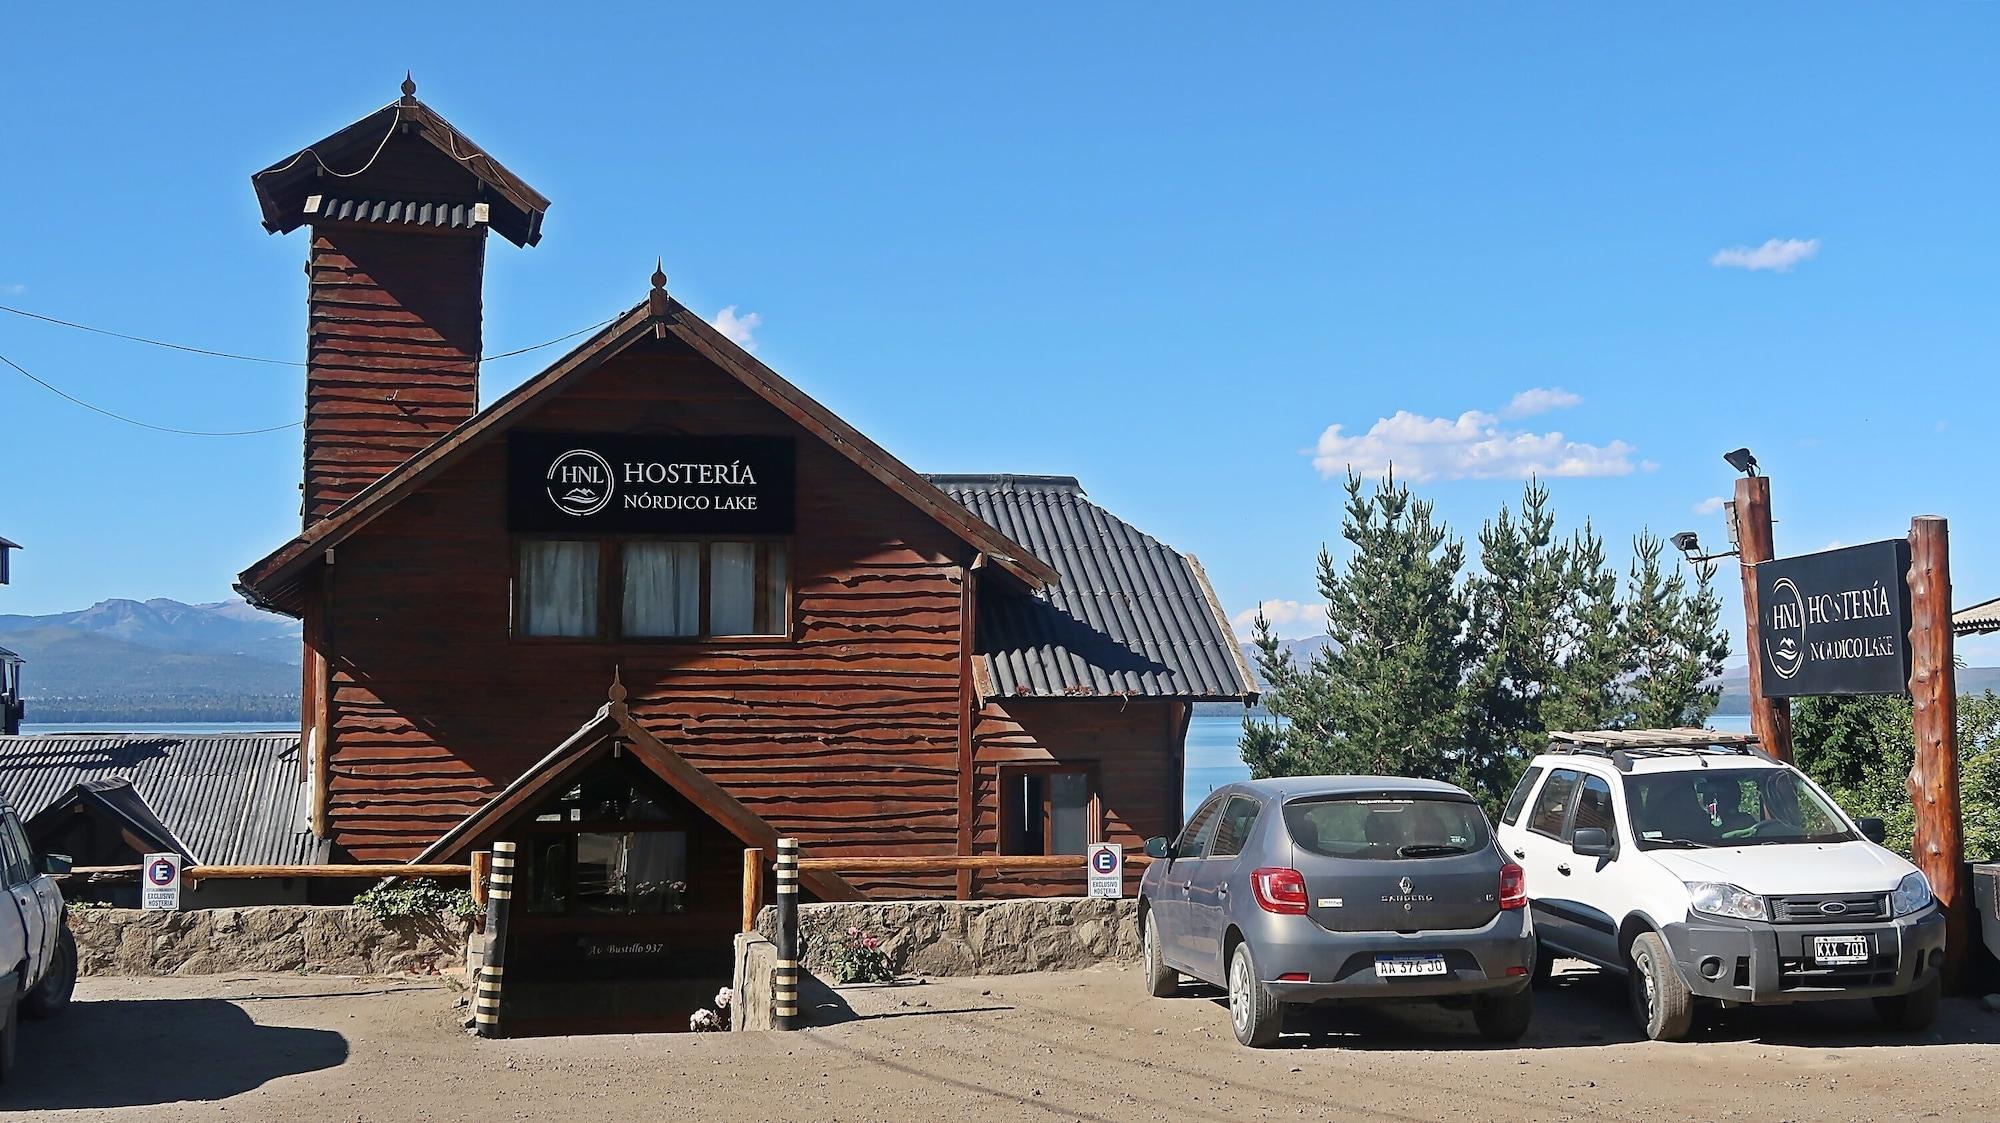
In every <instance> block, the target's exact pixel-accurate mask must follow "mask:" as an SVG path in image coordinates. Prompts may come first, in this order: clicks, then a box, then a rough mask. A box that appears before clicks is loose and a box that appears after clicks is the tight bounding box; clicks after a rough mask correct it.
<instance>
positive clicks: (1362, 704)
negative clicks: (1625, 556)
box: [1241, 472, 1729, 807]
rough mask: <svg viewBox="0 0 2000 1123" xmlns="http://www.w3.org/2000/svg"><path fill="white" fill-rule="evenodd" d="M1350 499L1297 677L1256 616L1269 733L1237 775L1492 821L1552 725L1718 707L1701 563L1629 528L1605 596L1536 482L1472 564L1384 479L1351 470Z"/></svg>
mask: <svg viewBox="0 0 2000 1123" xmlns="http://www.w3.org/2000/svg"><path fill="white" fill-rule="evenodd" d="M1346 491H1347V498H1346V502H1345V505H1344V511H1343V515H1342V520H1341V532H1340V533H1341V538H1342V539H1343V540H1345V541H1346V543H1347V545H1348V549H1346V550H1344V551H1343V552H1342V553H1343V556H1341V557H1339V558H1336V556H1335V555H1334V553H1333V551H1331V550H1330V549H1328V548H1327V547H1324V546H1322V547H1321V548H1320V552H1319V559H1318V578H1319V593H1320V596H1321V597H1322V598H1323V599H1324V600H1325V602H1326V633H1327V636H1328V638H1329V640H1330V641H1331V642H1329V643H1328V644H1327V645H1326V646H1325V647H1323V648H1321V649H1320V650H1319V651H1318V652H1316V653H1315V654H1314V655H1313V656H1312V658H1311V659H1310V660H1308V661H1305V662H1303V663H1302V662H1300V661H1298V660H1295V659H1294V658H1292V656H1291V654H1290V653H1289V652H1287V651H1286V650H1285V649H1284V647H1283V644H1282V641H1280V640H1279V638H1278V636H1277V634H1276V633H1275V632H1274V631H1273V629H1272V628H1271V625H1270V622H1269V621H1268V620H1266V619H1265V618H1264V616H1263V614H1262V613H1261V612H1260V613H1259V614H1258V617H1257V621H1256V646H1257V663H1258V668H1259V670H1260V671H1261V673H1262V675H1263V678H1264V681H1265V683H1266V687H1265V690H1264V698H1263V701H1264V708H1265V709H1266V710H1267V711H1269V713H1270V714H1271V715H1273V717H1274V718H1275V719H1277V720H1266V719H1262V718H1259V717H1255V716H1252V717H1249V718H1246V719H1245V721H1244V728H1243V740H1242V743H1241V750H1242V755H1243V760H1244V762H1245V763H1246V764H1248V765H1249V767H1250V774H1251V775H1252V776H1253V777H1260V778H1261V777H1267V776H1301V775H1321V774H1383V775H1401V776H1424V777H1433V778H1437V779H1443V780H1449V781H1451V782H1452V783H1455V784H1458V785H1459V786H1461V787H1463V788H1466V789H1467V790H1469V791H1471V792H1473V793H1474V794H1475V795H1478V796H1479V797H1481V799H1482V800H1483V801H1484V802H1485V803H1487V804H1488V806H1489V807H1495V806H1497V804H1498V802H1499V801H1500V800H1501V799H1502V798H1503V797H1504V796H1505V794H1506V793H1507V792H1508V791H1509V790H1510V789H1511V788H1512V787H1513V785H1514V783H1515V781H1516V779H1517V778H1518V777H1519V774H1520V771H1521V769H1522V767H1523V765H1524V764H1525V762H1526V760H1527V758H1528V757H1530V756H1532V755H1533V754H1534V753H1536V752H1538V751H1540V750H1541V749H1543V748H1544V747H1545V746H1546V745H1547V743H1548V732H1549V730H1552V729H1557V730H1577V729H1618V728H1654V727H1666V726H1678V725H1697V724H1700V723H1701V722H1703V721H1705V720H1706V719H1707V717H1708V715H1709V714H1710V713H1711V712H1713V711H1714V709H1715V704H1716V699H1717V698H1718V696H1719V695H1720V694H1721V686H1720V685H1719V684H1717V683H1715V682H1714V681H1713V680H1714V679H1715V677H1716V676H1717V675H1718V674H1720V673H1721V671H1722V660H1723V657H1724V656H1726V655H1727V654H1728V653H1729V634H1728V632H1727V631H1726V630H1724V629H1723V627H1722V626H1721V618H1722V601H1721V598H1720V596H1719V595H1718V594H1717V592H1716V590H1715V584H1714V582H1715V572H1716V571H1715V567H1714V565H1713V564H1708V563H1704V564H1702V565H1699V566H1696V567H1694V568H1693V569H1692V570H1691V571H1690V570H1688V569H1684V568H1683V567H1682V566H1680V565H1679V564H1677V561H1676V560H1675V559H1673V557H1672V556H1671V555H1670V554H1668V553H1667V549H1666V543H1664V542H1663V541H1662V540H1661V539H1660V538H1659V537H1658V536H1656V535H1654V534H1651V533H1650V532H1642V533H1641V534H1640V535H1639V536H1638V537H1637V538H1636V539H1635V540H1634V542H1633V557H1632V563H1631V566H1630V568H1629V569H1628V570H1627V572H1626V573H1625V575H1624V580H1623V581H1622V582H1621V581H1620V579H1619V574H1618V573H1617V572H1616V571H1615V570H1614V568H1613V567H1612V566H1611V565H1610V563H1609V562H1607V561H1606V560H1605V553H1604V541H1603V539H1602V537H1600V536H1599V535H1598V534H1597V532H1596V530H1595V529H1594V528H1593V527H1592V526H1591V524H1590V523H1588V522H1586V523H1585V524H1584V525H1583V527H1582V529H1580V530H1577V531H1575V532H1573V533H1571V534H1568V535H1562V534H1559V533H1558V532H1557V530H1556V520H1555V514H1554V512H1553V511H1552V510H1550V507H1549V491H1548V489H1547V488H1546V487H1544V486H1543V485H1542V484H1541V483H1540V482H1539V481H1536V480H1530V481H1528V483H1527V485H1526V486H1525V487H1524V488H1523V490H1522V494H1521V500H1520V504H1519V507H1518V509H1516V508H1514V507H1510V506H1507V505H1502V507H1501V508H1500V511H1499V513H1498V514H1497V515H1495V516H1494V517H1493V518H1491V519H1488V520H1487V521H1486V522H1485V523H1484V525H1483V526H1481V528H1480V531H1479V535H1478V539H1477V551H1476V556H1474V557H1470V558H1468V553H1467V548H1466V544H1465V542H1464V541H1463V540H1462V539H1460V538H1458V537H1457V536H1455V535H1454V534H1453V532H1452V530H1451V528H1450V527H1449V526H1447V525H1446V524H1445V523H1443V522H1442V521H1441V520H1439V519H1438V518H1436V516H1435V514H1434V510H1433V507H1432V504H1431V503H1429V502H1428V501H1426V500H1423V499H1421V498H1419V497H1417V496H1416V495H1415V494H1413V493H1412V492H1411V491H1410V489H1409V488H1408V487H1407V486H1406V485H1404V484H1402V483H1400V482H1398V481H1397V480H1396V478H1395V475H1394V473H1393V472H1391V473H1389V474H1388V475H1386V476H1384V477H1383V478H1382V479H1381V480H1379V481H1377V482H1376V483H1375V484H1374V485H1373V486H1372V487H1370V486H1369V485H1368V484H1367V483H1366V482H1364V481H1363V479H1362V478H1361V477H1360V476H1358V475H1355V474H1353V473H1350V474H1349V475H1348V477H1347V482H1346ZM1468 562H1469V563H1470V564H1468ZM1690 572H1691V573H1692V579H1690Z"/></svg>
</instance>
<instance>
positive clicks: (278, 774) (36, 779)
mask: <svg viewBox="0 0 2000 1123" xmlns="http://www.w3.org/2000/svg"><path fill="white" fill-rule="evenodd" d="M110 778H123V779H126V780H130V781H131V782H132V787H133V789H134V790H135V791H137V792H138V794H139V797H140V798H141V799H144V800H145V801H146V806H148V807H150V808H151V809H152V810H153V813H154V814H155V815H157V816H158V817H159V818H160V821H161V822H162V823H164V824H165V825H166V826H167V827H168V829H170V830H172V831H173V832H174V836H175V837H176V838H179V839H180V840H181V841H183V842H184V843H186V844H187V847H188V849H190V850H192V851H194V853H195V854H196V855H197V856H198V857H199V858H200V859H201V860H202V861H203V862H206V863H208V864H210V865H223V866H234V865H302V864H309V863H313V862H317V861H319V860H321V859H320V856H319V843H318V840H316V839H314V838H313V836H312V832H311V831H310V830H309V829H308V828H307V825H306V816H307V811H308V799H309V796H308V791H307V788H306V785H305V782H304V777H303V776H301V775H300V772H299V737H298V734H296V733H290V734H287V733H230V734H190V735H185V736H183V735H179V734H172V733H47V734H35V735H33V736H26V737H0V791H4V792H5V793H6V794H7V797H8V798H9V799H10V800H12V801H13V804H14V810H15V811H17V812H19V813H20V816H21V818H23V819H30V818H33V817H34V816H35V815H36V814H38V813H40V812H41V811H42V809H44V808H46V807H47V806H48V805H49V804H51V803H54V802H55V801H56V800H58V799H60V798H62V797H63V796H64V795H67V794H68V793H69V792H70V790H71V789H72V788H74V787H76V785H78V784H81V783H84V782H86V781H90V780H100V779H110Z"/></svg>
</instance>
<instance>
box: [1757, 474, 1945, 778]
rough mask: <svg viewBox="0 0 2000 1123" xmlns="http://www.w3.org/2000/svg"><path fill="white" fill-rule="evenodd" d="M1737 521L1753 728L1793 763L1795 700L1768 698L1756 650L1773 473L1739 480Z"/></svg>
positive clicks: (1767, 554)
mask: <svg viewBox="0 0 2000 1123" xmlns="http://www.w3.org/2000/svg"><path fill="white" fill-rule="evenodd" d="M1736 525H1737V550H1738V556H1737V561H1738V562H1739V563H1740V567H1739V569H1740V573H1741V576H1742V578H1743V620H1744V622H1745V623H1746V624H1747V625H1748V631H1746V632H1745V633H1744V639H1745V640H1746V641H1747V643H1748V646H1749V649H1750V732H1752V733H1755V734H1756V735H1757V741H1758V743H1759V744H1761V745H1763V746H1764V751H1765V752H1767V753H1770V754H1771V755H1772V756H1775V757H1777V758H1778V759H1779V760H1782V761H1786V762H1788V763H1789V762H1790V761H1791V759H1792V703H1791V700H1790V699H1789V698H1766V697H1764V660H1763V657H1762V656H1761V655H1760V654H1759V652H1758V649H1757V630H1758V623H1757V621H1758V619H1759V610H1758V607H1757V563H1758V562H1766V561H1770V560H1771V558H1772V557H1773V556H1775V555H1774V554H1773V550H1772V545H1771V477H1769V476H1743V477H1740V478H1739V479H1737V481H1736ZM1946 611H1947V613H1949V611H1950V610H1949V609H1947V610H1946Z"/></svg>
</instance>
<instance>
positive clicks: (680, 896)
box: [521, 757, 688, 916]
mask: <svg viewBox="0 0 2000 1123" xmlns="http://www.w3.org/2000/svg"><path fill="white" fill-rule="evenodd" d="M686 815H687V810H686V809H685V807H683V806H682V801H680V800H679V799H678V797H677V796H675V795H674V794H673V793H672V792H671V790H669V789H667V788H665V787H664V786H663V785H661V784H660V783H659V782H658V781H657V780H656V779H654V778H653V777H651V776H641V775H637V774H635V770H634V768H633V767H632V766H631V765H629V764H626V763H621V762H620V760H619V759H618V758H616V757H613V758H607V759H605V760H602V761H599V762H598V763H597V764H595V765H592V766H591V767H590V768H589V769H588V770H586V771H585V772H584V773H583V774H582V775H581V776H579V777H578V778H577V780H576V782H575V783H573V784H570V785H569V786H568V787H567V788H566V789H564V790H563V791H562V792H560V793H559V794H557V795H555V796H554V797H553V798H551V799H549V800H547V801H546V802H544V803H543V804H542V805H541V806H540V807H538V808H536V809H535V815H534V817H533V819H531V820H530V821H529V823H528V824H527V831H528V837H527V838H526V839H525V840H524V841H523V842H522V843H521V850H522V852H523V854H524V856H525V859H526V860H525V862H524V864H525V865H526V867H527V871H526V872H527V879H526V880H527V885H526V889H527V892H526V903H527V911H528V912H530V913H533V914H537V915H557V916H560V915H581V914H588V915H596V916H605V915H611V916H664V915H668V914H672V913H679V912H685V911H687V907H688V831H687V830H685V829H681V828H682V827H683V825H684V824H685V822H686V818H685V816H686Z"/></svg>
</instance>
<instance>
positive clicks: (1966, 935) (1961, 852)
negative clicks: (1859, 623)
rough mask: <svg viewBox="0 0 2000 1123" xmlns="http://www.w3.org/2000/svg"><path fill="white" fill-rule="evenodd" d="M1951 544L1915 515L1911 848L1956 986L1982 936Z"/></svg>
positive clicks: (1949, 978)
mask: <svg viewBox="0 0 2000 1123" xmlns="http://www.w3.org/2000/svg"><path fill="white" fill-rule="evenodd" d="M1950 555H1951V546H1950V536H1949V533H1948V529H1947V527H1946V526H1945V520H1943V519H1941V518H1939V517H1937V516H1935V515H1922V516H1919V517H1918V518H1915V519H1912V520H1911V521H1910V578H1909V580H1910V725H1911V726H1912V728H1913V729H1914V730H1915V732H1916V739H1917V745H1916V760H1915V762H1914V763H1913V764H1912V765H1911V767H1910V778H1909V790H1910V803H1911V804H1912V805H1913V807H1914V808H1915V811H1916V835H1915V838H1914V839H1913V840H1912V843H1911V847H1910V849H1911V850H1912V851H1914V853H1913V855H1912V857H1913V858H1914V859H1915V861H1916V865H1917V868H1918V869H1920V870H1923V871H1924V876H1925V877H1927V878H1929V879H1930V882H1931V892H1932V893H1934V894H1936V896H1937V901H1938V905H1939V907H1941V908H1942V909H1943V910H1944V915H1945V925H1946V928H1945V941H1944V949H1945V985H1946V986H1947V987H1949V986H1952V985H1953V984H1954V983H1955V982H1956V981H1957V979H1958V977H1959V971H1960V968H1961V967H1962V966H1963V965H1964V963H1965V952H1966V949H1967V948H1968V947H1970V946H1971V945H1972V944H1973V943H1974V942H1975V941H1976V940H1977V939H1978V936H1977V935H1976V934H1975V932H1974V930H1973V926H1972V918H1973V913H1974V912H1975V909H1974V907H1973V904H1972V894H1971V893H1970V892H1969V891H1968V890H1969V889H1970V886H1969V885H1968V884H1967V880H1966V876H1965V821H1964V817H1963V813H1962V811H1961V810H1960V807H1959V802H1958V800H1959V793H1958V675H1957V669H1956V668H1955V666H1954V665H1953V662H1952V635H1951V556H1950Z"/></svg>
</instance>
